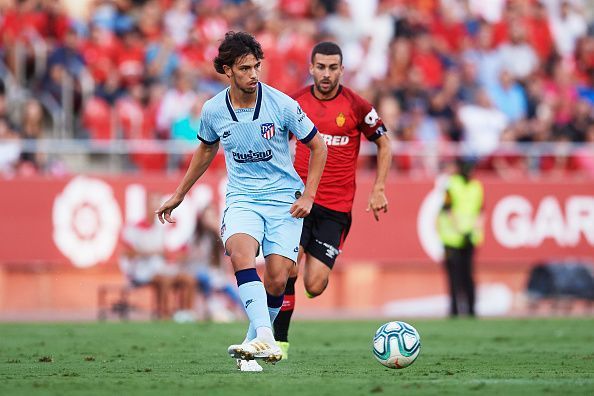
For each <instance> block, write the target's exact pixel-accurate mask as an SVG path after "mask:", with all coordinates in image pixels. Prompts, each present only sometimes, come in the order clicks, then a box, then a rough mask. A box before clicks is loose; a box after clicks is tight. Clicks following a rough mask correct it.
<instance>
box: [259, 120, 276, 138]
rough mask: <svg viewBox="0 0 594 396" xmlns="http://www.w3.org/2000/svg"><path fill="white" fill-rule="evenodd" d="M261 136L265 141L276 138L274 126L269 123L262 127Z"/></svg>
mask: <svg viewBox="0 0 594 396" xmlns="http://www.w3.org/2000/svg"><path fill="white" fill-rule="evenodd" d="M260 134H261V135H262V137H263V138H264V139H271V138H272V137H273V136H274V124H273V123H272V122H267V123H266V124H262V125H260Z"/></svg>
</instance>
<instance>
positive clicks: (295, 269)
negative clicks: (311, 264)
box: [289, 265, 299, 278]
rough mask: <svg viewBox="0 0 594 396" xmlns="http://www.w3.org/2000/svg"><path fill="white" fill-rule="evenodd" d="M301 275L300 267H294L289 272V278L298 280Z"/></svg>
mask: <svg viewBox="0 0 594 396" xmlns="http://www.w3.org/2000/svg"><path fill="white" fill-rule="evenodd" d="M298 275H299V266H297V265H293V266H292V267H291V269H290V270H289V278H296V277H297V276H298Z"/></svg>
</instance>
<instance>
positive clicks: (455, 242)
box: [437, 175, 484, 248]
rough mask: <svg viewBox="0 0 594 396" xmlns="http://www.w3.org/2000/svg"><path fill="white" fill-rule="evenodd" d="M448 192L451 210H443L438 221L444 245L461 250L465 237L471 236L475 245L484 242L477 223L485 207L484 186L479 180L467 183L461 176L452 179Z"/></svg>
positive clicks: (481, 231) (454, 176)
mask: <svg viewBox="0 0 594 396" xmlns="http://www.w3.org/2000/svg"><path fill="white" fill-rule="evenodd" d="M448 192H449V194H450V198H451V207H450V210H449V211H447V210H442V211H441V212H440V213H439V217H438V219H437V228H438V232H439V237H440V238H441V241H442V242H443V244H444V245H446V246H450V247H454V248H459V247H462V246H464V235H466V234H470V240H471V242H472V244H473V245H475V246H476V245H479V244H480V243H482V241H483V238H484V236H483V230H482V229H478V228H477V227H476V226H475V225H476V221H477V219H478V217H479V216H480V213H481V209H482V207H483V186H482V184H481V182H480V181H478V180H474V179H473V180H471V181H469V182H466V181H465V179H464V178H463V177H462V176H460V175H453V176H451V177H450V180H449V183H448Z"/></svg>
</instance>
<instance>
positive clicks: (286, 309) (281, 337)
mask: <svg viewBox="0 0 594 396" xmlns="http://www.w3.org/2000/svg"><path fill="white" fill-rule="evenodd" d="M314 207H315V206H314ZM312 209H313V208H312ZM314 217H315V212H314V213H310V215H309V216H307V217H306V218H305V219H303V228H302V231H301V238H300V242H299V254H298V256H297V262H296V265H295V266H293V267H292V268H291V272H290V273H289V279H287V285H286V287H285V297H284V300H283V305H282V307H281V310H280V312H279V314H278V316H277V317H276V320H275V321H274V337H275V338H276V341H277V342H278V343H279V345H280V347H281V348H282V349H283V359H287V358H288V356H289V353H288V351H289V326H290V324H291V317H292V316H293V311H294V310H295V283H296V282H297V276H298V275H299V263H301V261H302V257H303V255H304V250H303V246H307V245H308V244H309V240H310V236H311V231H312V227H313V222H314Z"/></svg>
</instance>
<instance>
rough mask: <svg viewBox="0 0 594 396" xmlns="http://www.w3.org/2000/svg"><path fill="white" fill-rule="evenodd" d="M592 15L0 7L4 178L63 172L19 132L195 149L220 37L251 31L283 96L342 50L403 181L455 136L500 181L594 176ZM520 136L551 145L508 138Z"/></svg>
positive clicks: (239, 4)
mask: <svg viewBox="0 0 594 396" xmlns="http://www.w3.org/2000/svg"><path fill="white" fill-rule="evenodd" d="M593 15H594V2H591V1H587V0H488V1H485V0H366V1H359V0H251V1H249V0H76V1H75V0H61V1H54V0H0V37H1V40H2V43H1V52H0V59H1V61H2V63H1V65H0V76H2V84H1V87H0V88H1V90H0V142H2V143H3V144H1V145H0V172H2V171H11V172H15V171H16V172H18V173H20V174H32V173H36V172H62V171H64V170H63V169H62V167H60V166H59V164H56V163H54V162H52V161H51V160H50V159H48V158H45V157H44V156H42V155H40V154H38V153H31V152H27V151H22V150H20V149H19V144H18V141H19V139H23V138H25V139H32V140H33V141H34V140H35V139H39V138H41V137H68V138H76V139H86V140H89V141H103V140H113V139H147V140H151V141H156V140H179V141H188V142H195V131H196V128H197V126H198V123H199V117H200V111H201V108H202V105H203V103H204V101H206V100H207V99H208V98H209V97H210V96H212V95H213V94H214V93H216V92H218V91H219V90H221V89H222V88H223V87H224V86H225V84H226V82H225V80H224V79H222V78H221V77H220V76H219V75H217V74H216V72H215V71H214V68H213V67H212V59H213V57H214V56H215V54H216V52H217V48H218V43H219V41H220V40H221V38H222V37H223V36H224V34H225V32H226V31H228V30H245V31H248V32H251V33H253V34H254V35H255V36H256V38H257V39H258V40H259V41H260V43H261V44H262V46H263V49H264V53H265V63H264V68H263V74H262V76H261V79H262V80H263V81H265V82H267V83H268V84H270V85H272V86H274V87H276V88H278V89H280V90H282V91H284V92H286V93H291V92H293V91H295V90H297V89H298V88H300V87H301V86H303V85H304V84H307V83H309V82H310V80H309V74H308V62H309V54H310V51H311V48H312V46H313V45H314V44H315V43H316V42H318V41H321V40H333V41H336V42H337V43H338V44H339V45H340V46H341V47H342V49H343V52H344V67H345V76H344V83H345V84H346V85H349V86H351V87H352V88H354V89H355V90H356V91H358V92H359V93H361V94H362V95H363V96H364V97H366V98H367V99H368V100H370V101H371V102H372V103H374V104H375V106H376V108H377V109H378V112H379V114H380V115H381V116H382V118H383V119H384V122H385V123H386V125H387V126H388V129H389V130H390V132H391V133H392V135H393V140H394V142H396V143H395V146H394V147H395V161H394V167H396V168H397V169H398V170H399V171H401V172H424V173H435V172H436V171H438V169H439V165H440V162H441V159H442V158H443V157H444V156H447V155H449V154H451V147H452V145H451V144H450V143H452V142H454V143H456V142H460V143H461V145H460V146H459V147H462V149H463V150H464V153H465V154H467V155H470V156H473V157H474V158H476V159H478V160H480V164H479V166H481V167H483V168H484V169H490V170H493V171H496V172H498V173H499V174H500V175H502V176H505V177H506V176H510V175H513V174H515V173H525V172H558V173H561V174H565V173H567V172H576V171H585V172H589V173H591V174H592V173H594V153H592V146H588V145H582V143H594V122H593V120H594V111H593V108H594V25H593V23H592V22H593V18H592V17H593ZM514 142H519V143H531V142H548V143H551V146H552V148H550V149H547V150H545V152H542V148H539V149H538V150H541V151H538V150H537V151H534V150H532V151H531V150H530V149H527V148H526V147H529V146H525V145H524V146H521V147H522V148H521V149H517V148H513V146H511V145H509V144H502V143H514ZM194 144H195V143H194ZM456 147H458V146H456ZM510 147H511V148H510ZM539 147H546V145H540V146H539ZM417 154H419V155H417ZM129 162H130V165H131V166H133V167H135V168H139V169H143V170H163V169H166V168H171V167H174V168H180V169H181V168H183V167H184V166H185V164H186V162H187V157H179V158H178V157H172V156H168V155H166V154H158V153H157V154H155V153H154V152H153V153H134V154H131V155H130V156H129ZM362 166H365V163H364V164H363V165H362Z"/></svg>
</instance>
